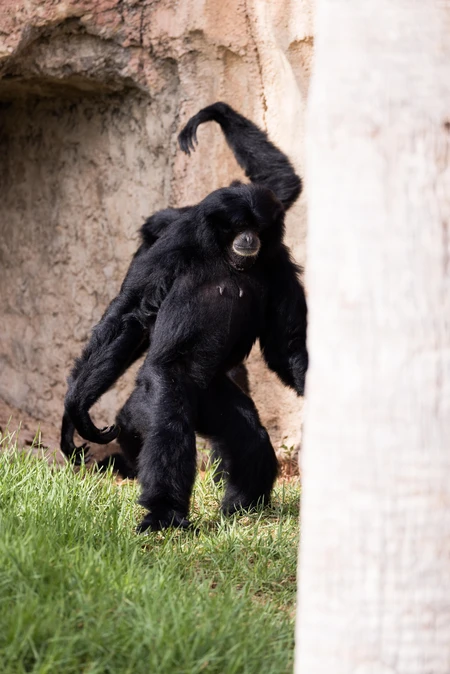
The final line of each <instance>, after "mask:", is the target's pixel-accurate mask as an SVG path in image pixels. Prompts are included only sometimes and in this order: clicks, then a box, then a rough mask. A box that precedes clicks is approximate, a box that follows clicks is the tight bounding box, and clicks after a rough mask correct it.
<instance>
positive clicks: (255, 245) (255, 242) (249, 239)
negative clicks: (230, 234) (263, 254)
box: [233, 231, 261, 257]
mask: <svg viewBox="0 0 450 674" xmlns="http://www.w3.org/2000/svg"><path fill="white" fill-rule="evenodd" d="M260 248H261V241H260V240H259V237H258V235H257V234H255V232H252V231H247V232H241V234H238V235H237V237H236V238H235V239H234V241H233V250H234V252H235V253H237V254H238V255H243V256H244V257H249V256H252V255H258V253H259V249H260Z"/></svg>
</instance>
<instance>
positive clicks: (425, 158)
mask: <svg viewBox="0 0 450 674" xmlns="http://www.w3.org/2000/svg"><path fill="white" fill-rule="evenodd" d="M313 72H314V75H313V80H312V84H311V99H310V108H309V140H308V143H309V145H308V148H307V162H308V163H307V175H308V182H309V209H310V210H309V225H308V248H307V256H308V268H307V283H308V288H309V305H310V326H309V349H310V355H311V368H310V371H309V374H308V381H307V408H306V419H305V431H304V433H305V440H304V441H305V444H304V454H303V466H302V469H303V499H302V513H301V515H302V539H301V545H300V549H301V552H300V569H299V607H298V621H297V657H296V672H298V673H300V674H319V673H320V674H350V673H351V674H394V673H395V674H449V672H450V167H449V163H450V162H449V159H450V3H449V2H448V1H443V0H429V2H425V1H423V0H358V2H349V1H348V0H318V2H317V15H316V55H315V68H314V70H313Z"/></svg>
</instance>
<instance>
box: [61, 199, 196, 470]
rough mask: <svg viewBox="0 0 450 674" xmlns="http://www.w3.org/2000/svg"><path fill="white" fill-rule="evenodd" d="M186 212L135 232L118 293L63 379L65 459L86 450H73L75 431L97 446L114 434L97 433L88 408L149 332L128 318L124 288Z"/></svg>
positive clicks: (153, 220) (143, 346) (142, 347)
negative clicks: (130, 257)
mask: <svg viewBox="0 0 450 674" xmlns="http://www.w3.org/2000/svg"><path fill="white" fill-rule="evenodd" d="M187 210H189V207H187V208H178V209H177V208H170V209H164V210H162V211H158V212H157V213H155V214H154V215H152V216H151V217H149V218H148V219H147V220H146V222H145V223H144V225H143V226H142V228H141V237H142V244H141V246H140V247H139V249H138V250H137V252H136V254H135V255H134V257H133V260H132V261H131V264H130V267H129V269H128V272H127V275H126V277H125V280H124V282H123V284H122V288H121V291H120V293H119V295H118V296H117V297H116V298H115V299H114V300H113V301H112V302H111V304H110V305H109V307H108V308H107V309H106V311H105V313H104V314H103V316H102V318H101V320H100V322H99V323H98V325H97V326H96V327H95V329H94V331H93V333H92V336H91V338H90V340H89V342H88V344H87V345H86V347H85V348H84V350H83V353H82V355H81V356H80V358H78V359H77V360H76V362H75V365H74V367H73V369H72V372H71V374H70V377H69V381H68V385H69V386H68V392H67V396H66V401H65V411H64V416H63V420H62V426H61V450H62V452H63V453H64V454H65V455H66V456H68V457H71V456H73V455H75V456H77V455H78V454H80V453H82V452H83V451H84V450H86V448H87V446H86V445H81V447H76V446H75V443H74V432H75V427H77V430H78V431H79V432H80V433H81V435H82V437H84V438H85V439H87V440H89V439H90V440H91V441H95V442H99V443H102V442H103V443H107V442H110V441H111V440H112V439H114V438H115V437H116V436H117V429H115V428H114V427H112V428H111V429H105V432H103V433H101V434H100V435H99V433H98V429H95V427H94V426H93V424H92V422H91V420H90V418H89V415H88V410H89V408H90V407H92V405H93V404H94V403H95V402H97V400H98V399H99V398H100V397H101V396H102V395H103V394H104V393H105V392H106V391H107V390H108V389H109V388H111V386H113V385H114V384H115V383H116V381H117V380H118V379H119V377H121V376H122V374H123V373H124V372H125V371H126V370H127V369H128V368H129V367H130V366H131V364H132V363H133V362H135V361H136V360H137V359H138V358H139V357H140V356H141V355H143V353H145V351H146V350H147V349H148V346H149V342H150V330H149V329H146V328H144V326H143V325H142V324H140V322H139V321H138V320H136V318H135V316H134V315H133V310H134V309H135V308H136V297H134V296H133V293H132V292H131V293H130V289H132V288H133V285H134V284H135V283H136V280H135V277H136V276H137V275H138V274H137V273H136V272H137V270H138V268H139V265H140V259H141V257H142V255H144V254H145V252H146V251H147V250H148V249H149V248H150V247H151V246H152V245H153V244H154V243H155V241H156V240H157V239H158V238H159V237H160V236H161V234H162V233H163V232H164V230H165V229H166V228H167V227H168V226H169V225H170V224H171V223H172V222H174V221H175V220H177V219H178V218H179V217H180V215H182V214H184V213H185V212H186V211H187ZM80 415H81V416H80ZM75 421H76V423H74V422H75ZM94 437H95V440H94Z"/></svg>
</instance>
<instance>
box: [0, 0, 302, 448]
mask: <svg viewBox="0 0 450 674" xmlns="http://www.w3.org/2000/svg"><path fill="white" fill-rule="evenodd" d="M311 3H312V0H281V1H280V2H276V3H269V2H266V1H265V0H230V1H229V2H227V3H219V2H216V1H215V0H178V1H175V0H173V1H171V0H156V1H155V0H141V1H139V2H138V1H136V0H135V1H132V0H129V1H128V2H127V0H100V1H94V0H82V1H76V0H66V2H55V1H54V0H45V1H44V2H42V1H38V0H27V1H26V2H25V0H3V2H2V3H1V6H0V199H1V208H0V317H1V330H0V397H3V398H4V399H5V400H6V401H7V402H8V403H10V404H13V405H15V406H17V407H19V408H21V409H23V410H24V411H26V412H28V413H30V414H32V415H33V416H35V417H36V418H37V419H46V420H47V421H50V422H54V423H59V418H60V415H61V410H62V402H63V397H64V393H65V379H66V377H67V374H68V371H69V369H70V366H71V363H72V361H73V358H74V357H75V356H76V355H78V354H79V352H80V350H81V347H82V345H83V343H84V342H85V340H86V338H87V336H88V334H89V331H90V329H91V328H92V326H93V325H94V323H95V322H96V321H98V319H99V318H100V316H101V314H102V312H103V310H104V308H105V306H106V304H107V303H108V302H109V301H110V300H111V298H112V297H113V296H114V295H115V294H116V292H117V290H118V287H119V285H120V281H121V278H122V277H123V274H124V271H125V269H126V268H127V266H128V263H129V260H130V257H131V255H132V253H133V251H134V250H135V248H136V246H137V230H138V228H139V226H140V225H141V224H142V222H143V220H144V218H145V217H146V216H148V215H149V214H151V213H152V212H153V211H155V210H156V209H158V208H162V207H165V206H167V205H175V206H180V205H184V204H189V203H192V202H195V201H197V200H199V199H201V198H203V197H204V196H205V195H206V194H207V193H208V192H210V191H211V190H213V189H215V188H217V187H220V186H223V185H226V184H228V183H229V181H230V180H231V179H233V178H236V177H240V175H241V173H240V170H239V169H238V167H237V166H236V164H235V161H234V159H233V157H232V155H231V153H230V152H229V150H228V148H227V147H226V145H225V142H224V140H223V138H222V135H221V133H220V131H219V129H218V127H216V126H215V125H209V126H208V127H205V128H202V129H201V131H200V134H199V137H200V144H199V147H198V150H197V152H196V153H195V155H194V156H192V157H191V158H187V157H185V156H184V155H182V153H181V152H180V151H179V150H178V149H177V146H176V136H177V132H178V131H179V129H180V128H181V125H182V124H183V122H184V121H185V120H187V118H188V117H189V116H190V115H191V114H193V113H194V112H196V111H197V110H198V109H199V108H200V107H203V106H204V105H207V104H209V103H211V102H213V101H216V100H225V101H227V102H229V103H230V104H231V105H233V106H234V107H235V108H236V109H238V110H239V111H241V112H242V113H243V114H245V115H246V116H248V117H250V118H251V119H253V120H255V121H256V122H257V123H259V124H260V125H261V126H262V127H263V128H266V129H267V131H268V132H269V134H270V137H271V138H272V139H273V140H274V141H275V142H276V143H277V144H278V145H279V146H280V147H281V148H282V149H283V150H285V151H286V152H287V153H288V154H289V156H290V157H291V159H292V161H293V162H294V165H295V166H296V168H297V169H298V170H299V171H300V173H301V174H302V175H303V176H304V171H303V140H304V133H303V119H304V108H305V102H306V96H307V91H308V82H309V74H310V61H311V56H312V48H313V42H312V25H311V24H312V16H311V13H312V12H311ZM305 201H306V200H305V195H304V194H303V196H302V198H301V203H299V204H298V205H296V207H295V209H293V210H292V213H290V214H289V218H288V222H287V238H288V243H289V244H290V245H291V247H292V249H293V252H294V255H295V256H296V258H297V259H298V260H299V261H300V262H303V261H304V246H303V244H304V237H305ZM250 369H251V382H252V389H253V392H254V397H255V401H256V403H257V405H258V408H259V410H260V412H261V416H262V419H263V421H264V423H265V424H266V425H267V426H268V429H269V431H270V433H271V436H272V439H273V441H274V443H275V444H276V446H278V447H279V446H281V445H282V444H286V445H288V446H290V445H293V444H296V443H297V442H298V440H299V436H300V429H299V418H300V417H299V412H300V402H299V401H298V400H297V399H296V397H295V395H294V394H293V393H291V392H289V391H286V390H285V389H283V387H282V386H281V385H280V384H279V383H278V382H277V381H276V378H275V377H274V376H273V375H271V374H270V373H268V372H267V370H266V369H265V367H264V366H263V365H262V363H261V359H260V357H259V355H258V353H257V352H256V353H254V354H252V355H251V358H250ZM133 376H134V375H133V373H129V374H128V376H126V377H124V379H123V381H121V382H120V384H119V385H118V386H117V387H116V388H115V389H114V391H111V392H109V393H108V394H107V395H106V396H104V398H103V399H102V401H100V403H99V404H98V405H97V408H96V410H95V413H94V416H95V418H96V419H97V420H98V422H99V423H100V424H101V422H103V421H105V422H107V421H112V419H113V417H114V414H115V412H116V410H117V409H118V408H119V406H120V404H121V403H122V402H123V401H124V399H125V396H126V393H127V391H129V388H130V386H131V383H132V381H133Z"/></svg>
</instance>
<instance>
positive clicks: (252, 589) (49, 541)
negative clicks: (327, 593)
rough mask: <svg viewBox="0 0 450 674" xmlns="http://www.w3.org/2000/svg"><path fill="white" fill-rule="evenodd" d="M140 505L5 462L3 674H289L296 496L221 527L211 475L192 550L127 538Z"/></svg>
mask: <svg viewBox="0 0 450 674" xmlns="http://www.w3.org/2000/svg"><path fill="white" fill-rule="evenodd" d="M5 445H6V440H3V447H5ZM136 493H137V492H136V485H134V484H132V483H127V482H124V483H122V484H121V485H119V484H117V483H116V482H115V481H114V479H113V478H112V477H111V476H106V477H105V476H102V475H98V474H93V473H87V474H84V475H80V474H78V475H75V474H74V473H73V471H72V469H71V468H70V467H68V468H67V469H63V470H55V469H52V468H51V467H49V466H48V465H47V464H46V463H45V462H44V461H42V460H38V459H33V458H30V457H27V456H25V455H24V454H17V453H14V452H11V451H6V452H4V453H1V452H0V672H2V673H4V674H12V673H16V672H17V673H18V672H39V674H42V673H44V672H49V673H50V672H51V673H52V674H53V673H54V672H58V673H62V674H70V673H71V672H74V673H75V672H76V673H77V674H78V673H79V672H85V673H89V674H94V673H95V674H96V673H100V672H101V673H104V672H117V673H119V672H120V674H126V673H127V672H130V674H131V673H133V674H139V673H140V672H142V673H144V672H145V674H149V673H155V674H166V673H167V674H194V673H196V672H207V673H208V674H209V673H217V674H247V673H248V674H250V673H255V674H266V673H269V672H270V673H274V674H275V673H276V674H280V673H282V672H290V671H291V670H292V658H293V615H294V600H295V567H296V555H297V536H298V522H297V517H298V498H299V488H298V483H295V482H293V483H290V484H285V485H284V486H280V487H279V488H277V490H276V493H275V498H274V504H273V507H272V509H270V510H266V511H265V512H264V513H259V514H255V515H251V516H245V517H239V518H235V519H232V520H228V521H225V520H221V518H220V517H219V515H218V511H217V506H218V503H219V499H220V490H218V489H217V488H216V487H215V485H214V484H213V482H212V480H211V476H210V475H206V476H205V477H204V478H203V479H201V480H198V482H197V485H196V490H195V496H194V503H193V518H192V519H193V520H194V522H195V523H196V524H197V526H198V527H199V529H200V534H199V535H197V536H196V535H195V534H193V533H185V532H184V533H181V532H173V531H172V532H165V533H164V534H161V533H158V534H149V535H146V536H137V535H136V534H134V532H133V527H134V525H135V524H136V522H137V521H138V518H139V516H140V515H141V511H140V508H139V507H138V506H136V505H135V499H136Z"/></svg>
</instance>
